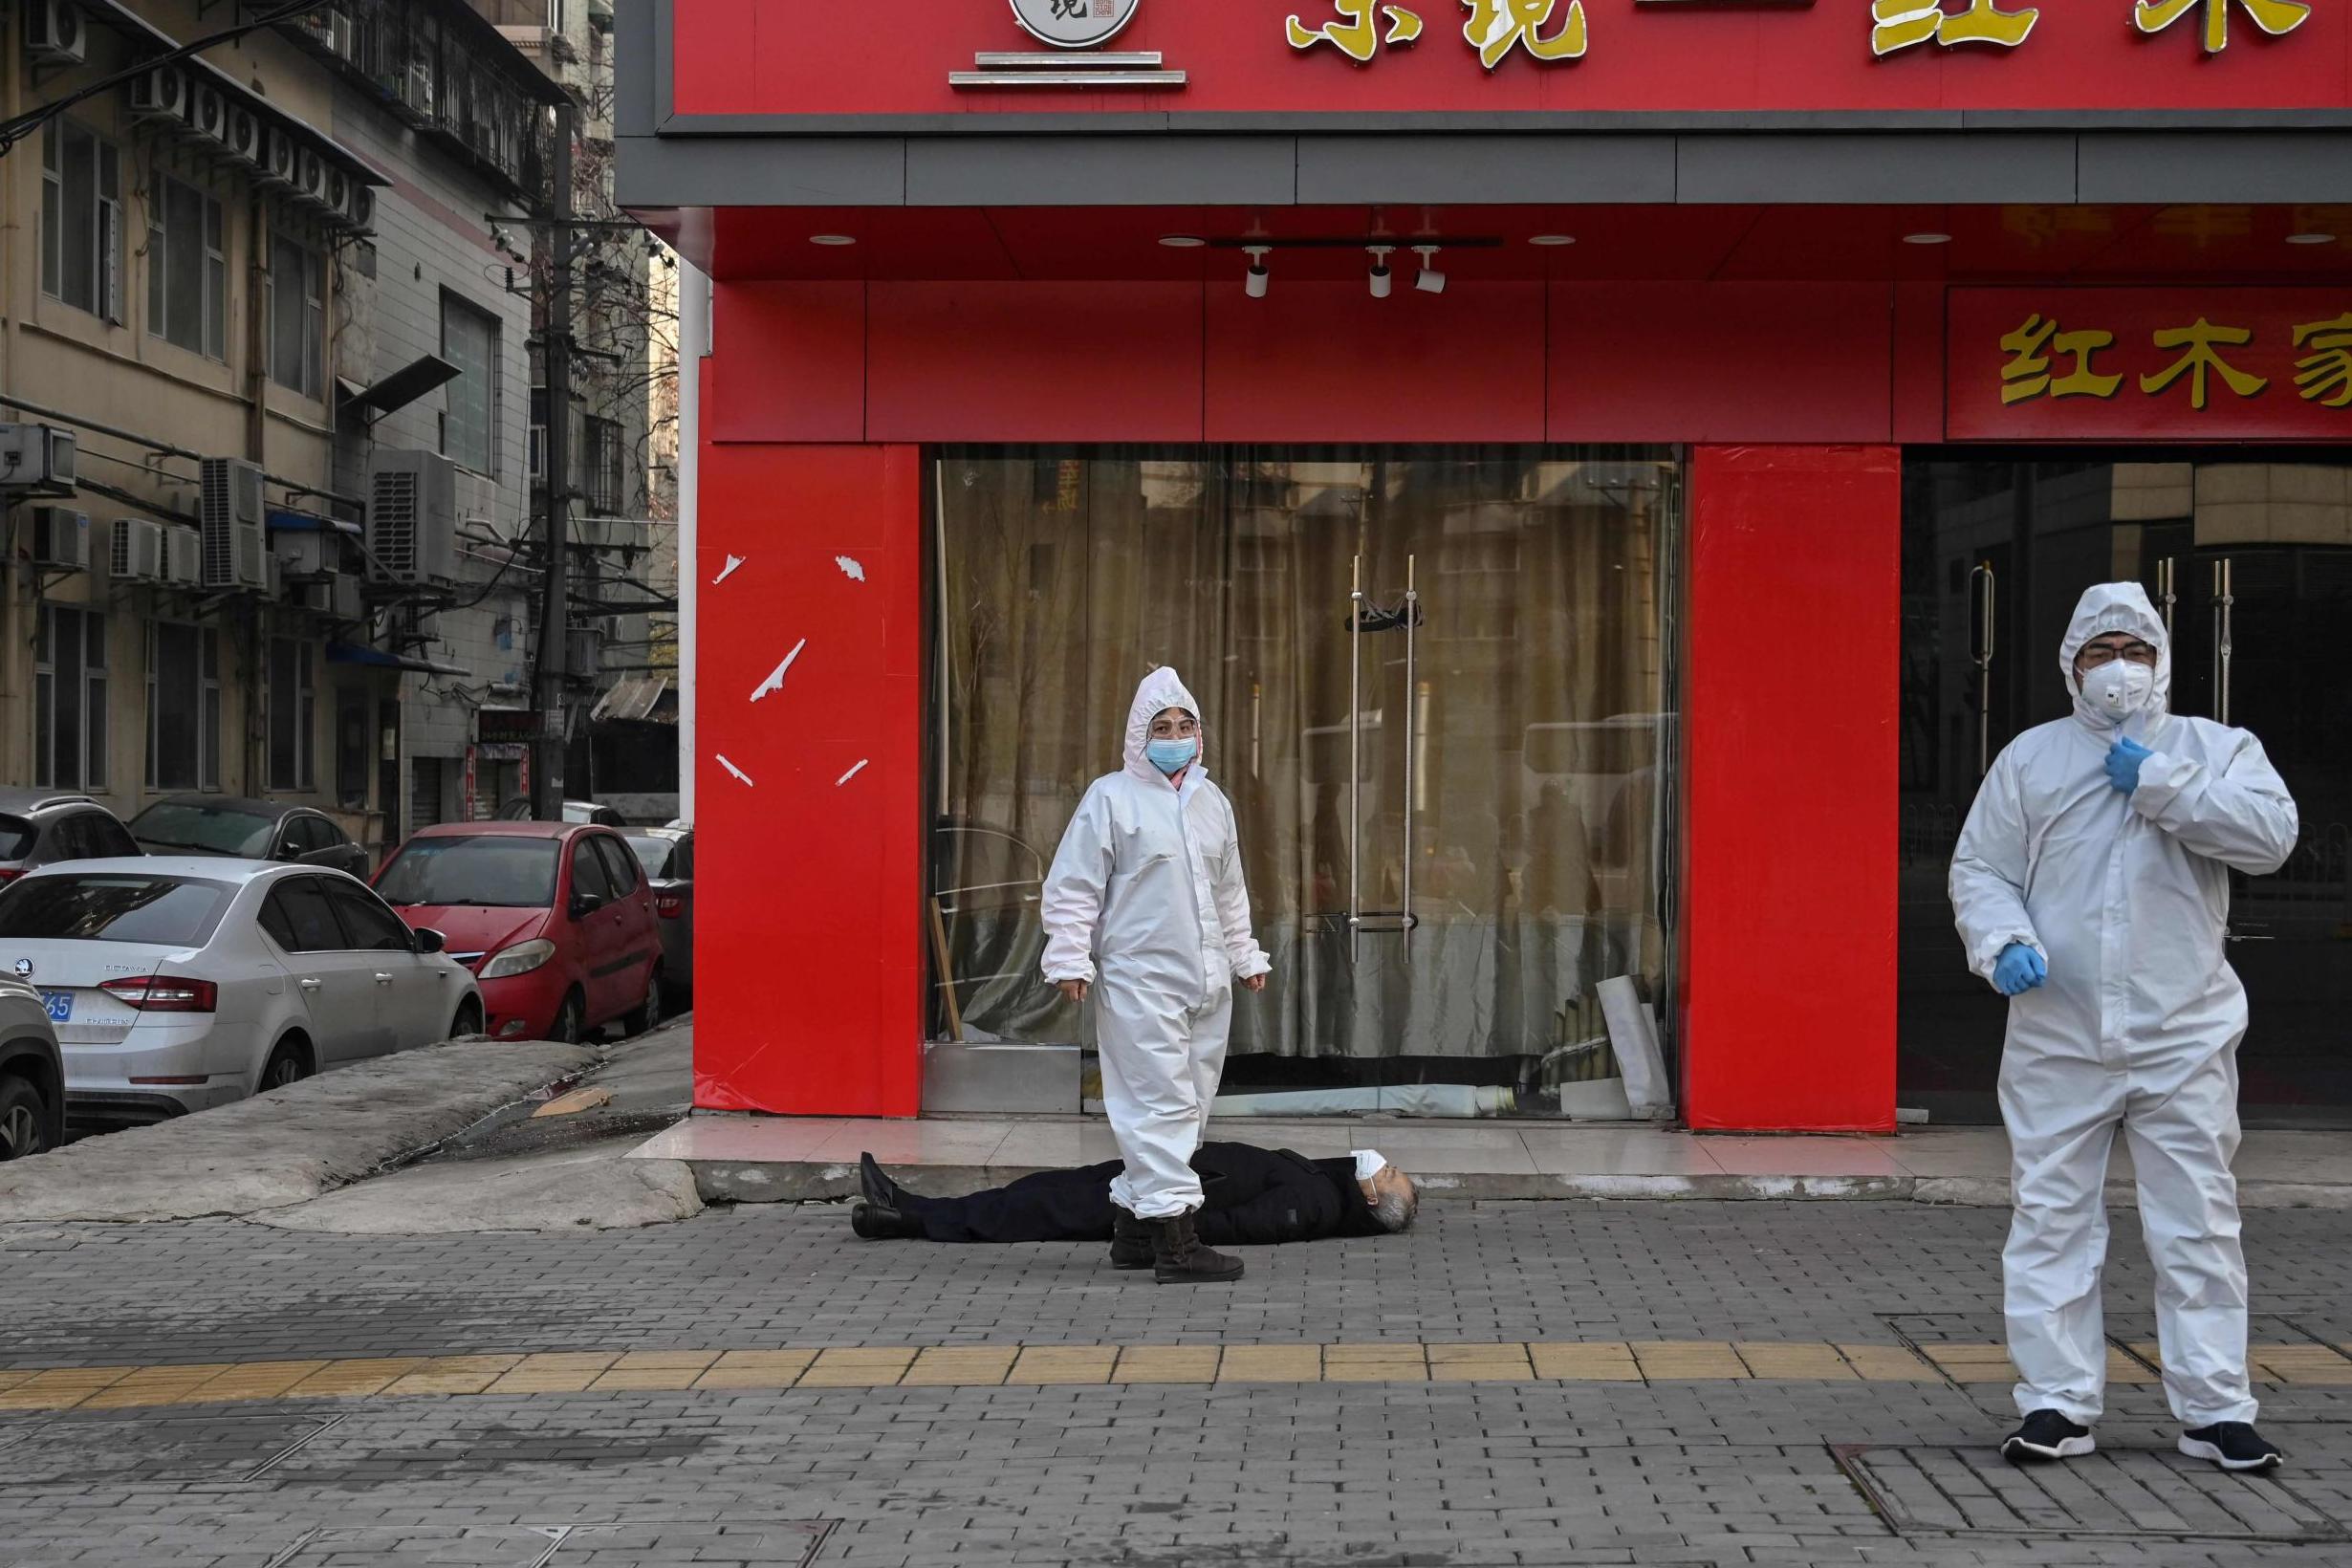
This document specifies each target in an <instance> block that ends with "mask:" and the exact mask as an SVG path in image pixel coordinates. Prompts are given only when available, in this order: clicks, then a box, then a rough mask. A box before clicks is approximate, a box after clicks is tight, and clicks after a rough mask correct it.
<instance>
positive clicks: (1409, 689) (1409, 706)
mask: <svg viewBox="0 0 2352 1568" xmlns="http://www.w3.org/2000/svg"><path fill="white" fill-rule="evenodd" d="M1415 559H1416V557H1414V556H1412V555H1407V556H1405V875H1404V885H1403V887H1402V888H1401V889H1400V892H1401V893H1402V895H1403V903H1404V904H1405V909H1404V914H1405V950H1406V951H1407V952H1410V951H1411V950H1412V946H1413V926H1415V924H1417V923H1416V922H1415V921H1414V919H1413V785H1414V782H1415V779H1414V776H1413V759H1414V754H1415V753H1414V751H1413V737H1414V734H1415V730H1414V725H1413V716H1414V711H1415V710H1416V709H1417V708H1420V706H1421V688H1420V687H1419V686H1415V685H1414V684H1413V639H1414V637H1415V636H1416V635H1418V633H1419V631H1420V621H1421V591H1420V589H1419V588H1417V587H1416V586H1415V585H1414V580H1413V564H1414V561H1415Z"/></svg>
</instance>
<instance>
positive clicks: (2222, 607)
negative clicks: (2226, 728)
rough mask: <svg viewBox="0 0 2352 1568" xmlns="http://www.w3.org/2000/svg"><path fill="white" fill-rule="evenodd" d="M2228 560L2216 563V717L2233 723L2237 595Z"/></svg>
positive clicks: (2214, 606) (2224, 558)
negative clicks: (2233, 640)
mask: <svg viewBox="0 0 2352 1568" xmlns="http://www.w3.org/2000/svg"><path fill="white" fill-rule="evenodd" d="M2235 586H2236V583H2235V579H2234V576H2233V574H2232V571H2231V569H2230V560H2229V557H2227V556H2224V557H2223V558H2221V559H2220V560H2217V561H2215V562H2214V563H2213V718H2214V720H2215V722H2217V723H2220V724H2228V723H2229V722H2230V652H2231V649H2230V638H2231V635H2232V632H2233V631H2234V630H2235V629H2236V628H2235V626H2234V624H2233V623H2234V621H2236V619H2237V617H2236V608H2237V595H2236V593H2235V592H2234V591H2233V590H2234V588H2235Z"/></svg>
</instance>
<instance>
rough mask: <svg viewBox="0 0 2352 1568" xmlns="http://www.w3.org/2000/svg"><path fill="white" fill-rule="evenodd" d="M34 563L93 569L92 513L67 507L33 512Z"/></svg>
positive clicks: (69, 570)
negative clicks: (91, 546)
mask: <svg viewBox="0 0 2352 1568" xmlns="http://www.w3.org/2000/svg"><path fill="white" fill-rule="evenodd" d="M32 556H33V565H35V566H61V567H63V568H65V570H67V571H68V572H87V571H89V570H90V514H89V513H88V512H71V511H68V510H67V509H66V508H64V507H34V508H33V539H32Z"/></svg>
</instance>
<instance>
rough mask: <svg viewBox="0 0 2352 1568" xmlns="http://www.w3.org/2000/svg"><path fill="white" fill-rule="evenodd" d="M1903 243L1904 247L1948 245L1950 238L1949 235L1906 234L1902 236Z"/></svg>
mask: <svg viewBox="0 0 2352 1568" xmlns="http://www.w3.org/2000/svg"><path fill="white" fill-rule="evenodd" d="M1903 243H1904V244H1906V245H1949V244H1950V243H1951V236H1950V235H1949V234H1906V235H1904V236H1903Z"/></svg>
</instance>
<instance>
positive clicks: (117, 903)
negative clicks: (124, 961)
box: [0, 873, 235, 947]
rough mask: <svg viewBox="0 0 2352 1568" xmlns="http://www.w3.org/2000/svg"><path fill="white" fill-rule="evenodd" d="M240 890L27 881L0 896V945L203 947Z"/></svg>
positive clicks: (162, 882)
mask: <svg viewBox="0 0 2352 1568" xmlns="http://www.w3.org/2000/svg"><path fill="white" fill-rule="evenodd" d="M234 892H235V889H234V888H232V887H230V886H229V883H227V882H203V881H199V880H198V879H196V878H194V877H138V876H101V875H97V874H90V875H80V876H77V875H75V874H72V873H68V874H66V875H63V876H52V877H37V876H36V877H27V878H25V879H24V880H23V881H21V882H11V883H10V884H9V886H8V888H7V890H6V891H0V939H5V938H8V937H49V938H64V939H67V940H78V941H84V942H142V943H147V944H150V945H152V946H155V947H203V946H204V945H205V944H206V943H207V942H209V941H211V940H212V932H213V930H214V929H215V928H216V927H218V926H219V925H220V923H221V913H222V911H224V910H226V909H227V908H228V907H229V898H230V896H231V895H232V894H233V893H234Z"/></svg>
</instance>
